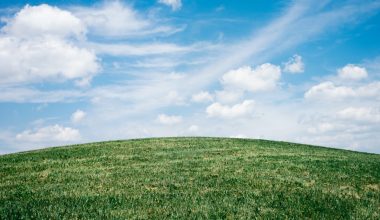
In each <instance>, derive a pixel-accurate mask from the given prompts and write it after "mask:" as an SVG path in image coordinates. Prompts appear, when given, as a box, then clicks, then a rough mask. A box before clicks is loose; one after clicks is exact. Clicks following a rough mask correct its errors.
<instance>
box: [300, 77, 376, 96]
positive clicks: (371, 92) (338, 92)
mask: <svg viewBox="0 0 380 220" xmlns="http://www.w3.org/2000/svg"><path fill="white" fill-rule="evenodd" d="M379 92H380V82H378V81H375V82H372V83H369V84H364V85H360V86H357V87H350V86H338V85H335V84H334V83H333V82H331V81H327V82H322V83H320V84H318V85H315V86H313V87H311V88H310V89H309V90H308V91H306V93H305V95H304V96H305V98H306V99H314V100H318V99H319V100H332V99H340V100H342V99H346V98H375V99H378V94H379Z"/></svg>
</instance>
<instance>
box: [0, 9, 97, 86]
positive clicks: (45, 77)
mask: <svg viewBox="0 0 380 220" xmlns="http://www.w3.org/2000/svg"><path fill="white" fill-rule="evenodd" d="M40 20H41V23H42V24H43V25H41V24H38V22H39V21H40ZM42 20H48V21H42ZM45 24H46V26H44V25H45ZM39 25H40V26H39ZM23 30H24V31H25V32H23ZM1 31H2V32H3V34H2V35H0V51H1V53H0V66H1V70H0V77H1V78H0V83H33V82H41V81H65V80H76V83H77V84H78V85H86V84H89V82H90V80H91V78H92V77H93V76H94V75H95V74H96V73H97V72H98V70H99V68H100V67H99V64H98V63H97V58H96V56H95V54H94V53H93V52H91V51H89V50H86V49H83V48H79V47H77V46H75V45H74V44H73V43H72V42H71V43H70V38H69V37H70V36H72V35H73V36H79V35H81V34H83V33H84V30H83V27H82V26H81V24H80V21H79V20H78V19H77V18H75V17H74V16H73V15H71V14H70V12H67V11H63V10H60V9H58V8H54V7H51V6H48V5H41V6H34V7H31V6H26V7H24V8H23V9H22V10H21V11H20V12H19V13H18V14H16V16H15V17H14V18H11V19H8V20H7V24H6V25H5V27H3V28H2V29H1Z"/></svg>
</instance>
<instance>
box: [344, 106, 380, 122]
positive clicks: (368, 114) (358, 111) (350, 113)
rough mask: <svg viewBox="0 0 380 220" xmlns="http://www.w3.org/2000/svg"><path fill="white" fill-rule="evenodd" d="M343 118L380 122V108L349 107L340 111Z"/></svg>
mask: <svg viewBox="0 0 380 220" xmlns="http://www.w3.org/2000/svg"><path fill="white" fill-rule="evenodd" d="M338 116H339V117H340V118H342V119H347V120H354V121H358V122H367V123H377V122H380V109H376V108H371V107H348V108H345V109H343V110H341V111H339V112H338Z"/></svg>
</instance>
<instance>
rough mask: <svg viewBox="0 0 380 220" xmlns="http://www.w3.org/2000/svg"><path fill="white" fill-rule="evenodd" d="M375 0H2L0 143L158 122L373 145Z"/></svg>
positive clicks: (376, 120)
mask: <svg viewBox="0 0 380 220" xmlns="http://www.w3.org/2000/svg"><path fill="white" fill-rule="evenodd" d="M379 12H380V1H366V0H360V1H359V0H358V1H354V0H352V1H329V0H324V1H318V3H317V2H315V1H307V0H303V1H302V0H301V1H261V0H260V1H249V0H239V1H216V0H212V1H211V0H210V1H184V0H183V1H181V0H158V1H153V0H149V1H148V0H147V1H145V0H139V1H97V2H95V3H94V1H83V0H82V1H81V0H78V1H1V2H0V18H1V19H0V66H1V68H0V153H2V154H4V153H11V152H18V151H25V150H32V149H38V148H43V147H47V146H55V145H67V144H73V143H85V142H92V141H100V140H113V139H129V138H142V137H157V136H223V137H236V138H242V137H247V138H264V139H273V140H283V141H292V142H298V143H307V144H314V145H323V146H329V147H336V148H343V149H351V150H357V151H364V152H374V153H380V141H379V140H380V139H379V138H378V136H379V135H380V98H379V97H380V79H379V78H380V42H379V40H378V39H379V38H380V13H379Z"/></svg>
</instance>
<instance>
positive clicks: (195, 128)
mask: <svg viewBox="0 0 380 220" xmlns="http://www.w3.org/2000/svg"><path fill="white" fill-rule="evenodd" d="M188 130H189V131H190V132H197V131H198V130H199V127H198V126H197V125H191V126H190V127H189V129H188Z"/></svg>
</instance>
